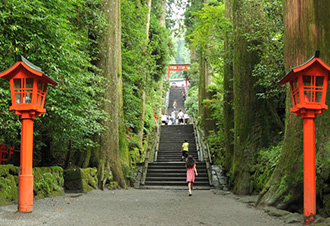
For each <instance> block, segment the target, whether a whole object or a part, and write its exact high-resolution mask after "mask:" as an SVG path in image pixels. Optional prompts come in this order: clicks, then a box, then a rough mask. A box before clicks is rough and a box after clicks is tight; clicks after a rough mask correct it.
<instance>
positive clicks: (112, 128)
mask: <svg viewBox="0 0 330 226" xmlns="http://www.w3.org/2000/svg"><path fill="white" fill-rule="evenodd" d="M102 3H103V4H102V9H103V11H104V12H105V14H106V18H107V21H108V23H109V24H110V26H109V27H108V28H107V29H106V30H105V32H104V34H103V37H102V42H101V46H102V49H103V51H102V53H101V55H100V61H99V67H100V68H101V69H102V71H103V76H105V77H106V78H107V80H108V84H106V92H105V98H106V99H107V100H109V101H106V102H105V103H104V104H103V108H104V110H105V111H106V112H108V114H109V115H110V120H107V121H105V122H104V126H105V128H106V129H105V131H104V132H103V133H102V135H101V142H100V143H101V146H100V149H99V154H97V156H98V160H99V161H98V166H97V167H98V178H99V182H100V185H99V186H100V188H102V189H103V187H104V185H105V184H106V183H107V182H108V181H109V178H110V177H111V172H112V173H113V178H114V180H115V181H117V182H118V184H119V185H120V186H121V187H126V182H125V177H124V175H123V170H122V166H121V163H122V161H121V156H120V144H119V140H120V128H121V122H122V117H123V116H122V114H121V111H122V90H121V89H122V74H121V25H120V21H121V20H120V1H119V0H104V1H103V2H102Z"/></svg>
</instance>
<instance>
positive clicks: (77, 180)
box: [64, 168, 97, 192]
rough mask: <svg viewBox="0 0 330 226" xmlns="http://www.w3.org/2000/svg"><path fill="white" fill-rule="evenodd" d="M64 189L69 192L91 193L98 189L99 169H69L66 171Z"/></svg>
mask: <svg viewBox="0 0 330 226" xmlns="http://www.w3.org/2000/svg"><path fill="white" fill-rule="evenodd" d="M64 181H65V182H64V187H65V190H66V191H68V192H89V191H92V190H95V189H97V169H96V168H85V169H80V168H78V169H67V170H65V171H64Z"/></svg>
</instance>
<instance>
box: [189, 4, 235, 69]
mask: <svg viewBox="0 0 330 226" xmlns="http://www.w3.org/2000/svg"><path fill="white" fill-rule="evenodd" d="M193 15H194V16H195V23H194V25H195V28H194V30H193V31H192V33H191V34H189V35H188V36H187V37H188V38H189V39H190V43H191V45H190V46H191V48H192V49H201V50H202V52H203V53H204V54H205V55H206V56H207V57H208V58H209V59H211V60H212V61H214V63H215V62H216V61H218V59H219V57H220V56H221V55H222V54H223V52H224V49H223V48H224V46H223V40H224V35H225V34H226V33H227V32H229V31H230V29H231V25H230V22H229V21H228V19H227V18H226V16H225V5H224V4H220V5H217V6H214V5H209V4H205V5H204V7H203V8H201V10H200V11H197V12H196V13H194V14H193ZM214 63H213V64H214ZM211 64H212V62H211Z"/></svg>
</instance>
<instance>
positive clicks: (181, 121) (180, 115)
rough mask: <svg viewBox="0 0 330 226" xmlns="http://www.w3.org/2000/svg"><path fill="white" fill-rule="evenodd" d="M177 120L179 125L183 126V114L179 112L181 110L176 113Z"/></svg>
mask: <svg viewBox="0 0 330 226" xmlns="http://www.w3.org/2000/svg"><path fill="white" fill-rule="evenodd" d="M178 119H179V125H182V124H183V112H182V111H181V109H180V110H179V113H178Z"/></svg>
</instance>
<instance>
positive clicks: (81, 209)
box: [0, 188, 302, 226]
mask: <svg viewBox="0 0 330 226" xmlns="http://www.w3.org/2000/svg"><path fill="white" fill-rule="evenodd" d="M0 225H1V226H7V225H8V226H9V225H10V226H25V225H26V226H32V225H38V226H41V225H51V226H85V225H86V226H87V225H88V226H89V225H95V226H96V225H97V226H103V225H107V226H112V225H113V226H121V225H122V226H130V225H132V226H149V225H150V226H151V225H152V226H154V225H157V226H158V225H160V226H174V225H175V226H201V225H203V226H215V225H222V226H243V225H244V226H250V225H251V226H252V225H253V226H282V225H292V226H297V225H302V224H301V223H299V224H298V223H294V224H285V223H284V221H283V220H281V219H279V218H276V217H271V216H269V215H267V214H266V213H265V212H264V211H263V210H258V209H255V208H254V207H252V206H251V205H247V204H246V203H242V202H240V201H238V200H237V199H236V198H235V196H233V195H221V194H219V193H217V192H215V191H213V190H194V191H193V195H192V196H188V192H187V191H186V190H147V189H144V190H143V189H133V188H131V189H128V190H115V191H109V190H107V191H100V190H95V191H92V192H89V193H87V194H66V195H65V196H60V197H53V198H46V199H42V200H34V205H33V212H32V213H19V212H17V205H9V206H2V207H0Z"/></svg>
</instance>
